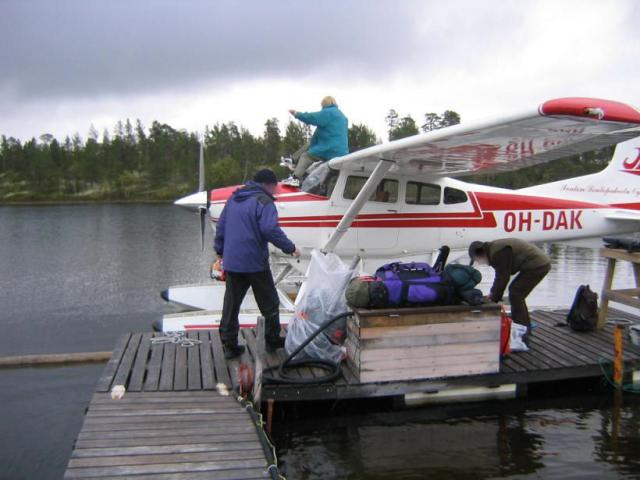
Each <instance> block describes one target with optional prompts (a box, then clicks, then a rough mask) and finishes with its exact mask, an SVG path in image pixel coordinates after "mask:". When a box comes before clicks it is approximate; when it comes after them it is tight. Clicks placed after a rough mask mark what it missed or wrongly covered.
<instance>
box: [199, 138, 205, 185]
mask: <svg viewBox="0 0 640 480" xmlns="http://www.w3.org/2000/svg"><path fill="white" fill-rule="evenodd" d="M203 141H204V140H201V141H200V161H199V163H198V191H199V192H201V191H203V190H204V143H203Z"/></svg>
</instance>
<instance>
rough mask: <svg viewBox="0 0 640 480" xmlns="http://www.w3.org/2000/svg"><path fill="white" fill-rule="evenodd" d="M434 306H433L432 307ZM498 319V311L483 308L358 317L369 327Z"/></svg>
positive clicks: (361, 324)
mask: <svg viewBox="0 0 640 480" xmlns="http://www.w3.org/2000/svg"><path fill="white" fill-rule="evenodd" d="M434 308H435V307H434ZM483 320H484V321H498V322H499V321H500V312H499V311H484V310H468V309H467V310H462V311H443V312H439V313H429V314H425V313H424V312H421V313H410V312H404V311H403V312H402V314H399V313H398V311H396V313H389V314H386V315H385V314H382V313H381V314H379V315H377V316H366V317H360V318H358V321H359V322H360V328H361V329H364V328H370V327H401V326H411V325H428V324H433V323H461V322H476V321H483Z"/></svg>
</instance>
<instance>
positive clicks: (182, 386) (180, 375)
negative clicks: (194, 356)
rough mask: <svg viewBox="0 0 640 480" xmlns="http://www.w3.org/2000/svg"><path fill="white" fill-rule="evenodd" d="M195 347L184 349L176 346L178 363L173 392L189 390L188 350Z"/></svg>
mask: <svg viewBox="0 0 640 480" xmlns="http://www.w3.org/2000/svg"><path fill="white" fill-rule="evenodd" d="M192 349H195V347H182V346H180V345H176V363H175V369H174V372H173V390H177V391H181V390H186V389H187V350H192Z"/></svg>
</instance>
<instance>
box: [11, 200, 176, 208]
mask: <svg viewBox="0 0 640 480" xmlns="http://www.w3.org/2000/svg"><path fill="white" fill-rule="evenodd" d="M108 204H115V205H118V204H120V205H131V204H141V205H144V204H149V205H156V204H157V205H160V204H166V205H172V204H173V200H16V201H15V202H7V201H0V207H37V206H56V205H108Z"/></svg>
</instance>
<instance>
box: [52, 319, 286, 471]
mask: <svg viewBox="0 0 640 480" xmlns="http://www.w3.org/2000/svg"><path fill="white" fill-rule="evenodd" d="M152 336H153V334H151V333H148V334H147V333H145V334H139V333H138V334H128V335H125V336H123V337H121V338H120V340H119V341H118V343H117V345H116V348H115V350H114V352H113V356H112V357H111V360H109V362H108V363H107V365H106V367H105V369H104V372H103V374H102V376H101V377H100V379H99V381H98V384H97V387H96V393H95V395H94V396H93V399H92V400H91V403H90V405H89V407H88V409H87V412H86V416H85V419H84V424H83V426H82V430H81V432H80V434H79V435H78V438H77V440H76V444H75V448H74V450H73V453H72V456H71V459H70V460H69V464H68V467H67V471H66V473H65V476H64V478H65V479H78V478H82V479H86V478H100V479H114V480H116V479H117V480H125V479H136V480H146V479H153V480H169V479H171V480H182V479H185V480H186V479H189V480H191V479H194V480H197V479H205V478H206V479H215V480H223V479H225V480H226V479H229V480H230V479H258V478H260V479H272V478H279V477H278V475H279V473H278V470H277V467H276V466H275V465H274V464H275V455H274V453H275V452H274V451H273V447H272V446H271V445H270V444H269V443H268V439H267V438H266V436H265V433H264V431H263V430H262V425H261V423H260V420H259V417H257V416H255V414H253V413H252V412H251V411H250V410H251V409H250V408H249V409H248V408H246V405H242V404H241V403H240V402H239V401H238V400H237V399H236V397H235V396H234V394H233V392H232V393H231V395H230V396H222V395H220V394H219V393H218V392H217V391H216V390H215V386H216V383H218V382H221V383H225V384H227V385H231V384H232V382H231V380H230V379H231V378H232V377H233V376H236V375H235V371H234V368H236V370H237V368H238V366H239V364H238V362H230V363H224V362H223V360H224V356H223V355H221V348H222V345H221V344H220V338H219V336H218V332H198V333H191V334H190V335H189V336H190V337H191V338H192V339H196V340H201V341H202V343H200V344H198V345H195V346H193V347H189V348H186V347H181V346H179V345H176V344H172V343H171V344H157V345H152V344H151V341H150V340H151V338H152ZM212 337H213V338H212ZM214 358H215V359H216V360H215V361H214ZM114 385H125V386H126V389H127V392H126V394H125V396H124V398H122V399H120V400H112V399H111V395H110V393H108V392H109V391H110V390H111V388H112V387H113V386H114Z"/></svg>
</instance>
